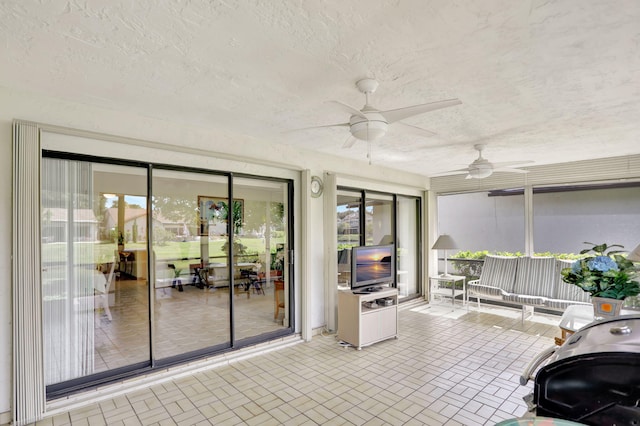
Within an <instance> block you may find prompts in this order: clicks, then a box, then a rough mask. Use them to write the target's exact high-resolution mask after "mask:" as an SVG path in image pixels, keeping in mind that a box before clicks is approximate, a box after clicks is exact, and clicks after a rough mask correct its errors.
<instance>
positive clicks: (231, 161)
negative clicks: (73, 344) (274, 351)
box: [0, 87, 428, 421]
mask: <svg viewBox="0 0 640 426" xmlns="http://www.w3.org/2000/svg"><path fill="white" fill-rule="evenodd" d="M0 105H2V107H3V108H2V110H1V111H0V114H1V115H0V235H3V236H4V238H2V240H1V241H2V242H1V243H0V415H2V413H6V412H8V411H10V409H11V377H12V372H11V371H12V367H11V353H12V350H11V312H12V306H11V258H10V255H11V217H12V213H11V211H12V207H11V191H12V184H11V180H12V179H11V167H12V166H11V164H12V163H11V158H12V148H11V122H12V120H14V119H19V120H28V121H33V122H38V123H44V124H48V125H52V126H61V127H64V128H71V129H78V130H83V131H89V132H98V133H102V134H106V135H114V136H118V137H123V138H134V139H136V140H135V141H134V140H131V141H130V142H131V143H137V145H138V146H128V145H122V144H101V143H96V142H95V141H87V142H86V143H85V144H84V146H83V148H82V149H83V150H84V151H86V152H87V153H94V154H95V153H98V154H99V155H104V156H114V157H123V158H134V159H142V160H143V161H150V162H161V163H174V164H175V162H177V161H184V163H178V164H194V161H195V163H197V164H198V166H201V167H207V168H211V169H217V170H226V171H235V172H238V173H241V172H244V173H250V174H260V172H265V173H267V175H269V174H270V173H275V174H279V175H289V176H290V175H291V174H292V173H293V174H294V175H297V173H298V171H300V170H304V169H308V170H310V173H311V175H318V176H323V173H324V171H327V170H330V171H333V172H336V173H340V174H344V175H355V174H357V175H358V176H359V178H360V179H363V180H365V181H367V182H369V183H370V184H371V185H375V184H376V183H377V184H378V185H380V186H382V187H384V188H387V189H390V190H393V191H392V192H404V193H415V192H416V191H417V190H418V189H420V188H421V189H425V188H426V187H427V182H428V179H427V178H425V177H420V176H416V175H412V174H408V173H402V172H399V171H394V170H390V169H385V168H383V167H379V166H376V165H368V164H367V163H366V162H365V161H363V162H361V163H359V162H354V161H352V160H346V159H341V158H338V157H332V156H327V155H324V154H318V153H310V152H308V151H300V150H295V149H292V148H291V147H285V146H283V145H276V144H273V143H270V142H268V141H265V140H256V139H252V138H249V137H244V136H241V135H235V134H230V133H228V132H225V131H221V130H217V129H211V128H207V129H205V128H192V127H188V126H186V125H184V124H181V123H174V122H167V121H164V120H158V119H154V118H151V117H147V116H145V115H144V113H141V114H137V113H134V112H131V111H114V110H107V109H99V108H95V107H90V106H87V105H80V104H73V103H69V102H66V101H64V100H58V99H52V98H47V97H43V96H39V95H37V94H32V93H25V92H19V91H15V90H11V89H7V88H2V87H0ZM76 142H77V141H76ZM59 143H60V144H62V143H63V142H59ZM75 145H76V147H77V146H78V144H77V143H75ZM79 146H82V144H79ZM150 147H153V148H151V149H150ZM194 156H195V157H194ZM194 158H196V159H195V160H194ZM243 159H246V160H247V161H244V160H243ZM194 165H195V164H194ZM356 172H357V173H356ZM297 184H298V185H299V182H298V183H297ZM295 191H296V197H297V198H296V200H297V201H298V202H299V200H300V198H299V197H300V196H306V194H301V193H300V191H301V188H300V187H299V186H298V187H296V189H295ZM298 204H299V203H298ZM296 208H297V207H296ZM296 213H297V214H299V213H300V210H299V208H298V210H296ZM309 215H310V221H311V222H312V223H313V224H314V226H311V227H310V228H309V238H310V239H311V240H312V241H315V242H318V243H317V244H309V245H307V246H308V248H309V251H310V252H309V253H307V259H308V262H309V265H307V267H308V270H309V271H310V273H309V274H308V275H307V277H308V282H305V283H301V282H300V280H299V279H298V280H297V285H298V286H302V285H304V286H308V288H309V290H310V291H309V294H310V295H312V301H311V310H312V311H311V312H310V315H308V318H310V321H311V327H312V328H318V327H321V326H323V325H324V321H325V318H324V316H325V315H324V311H325V306H324V297H322V295H323V294H324V276H323V268H322V267H321V265H323V263H324V250H323V227H322V224H323V208H322V197H321V198H313V199H311V200H310V213H309ZM301 219H302V218H297V219H296V224H297V226H300V225H299V224H300V223H301V222H302V220H301ZM296 238H297V239H298V241H296V247H295V249H296V250H300V249H301V247H302V246H301V244H300V242H299V238H300V232H299V229H298V230H297V232H296ZM300 258H301V257H300V256H298V259H300ZM298 266H299V265H298ZM300 269H302V268H297V270H298V271H299V270H300ZM297 278H299V277H297ZM299 289H300V288H299V287H298V288H297V289H296V290H297V294H298V295H299V294H300V292H299ZM299 315H300V313H299V312H297V316H298V318H299ZM0 421H4V418H3V417H0Z"/></svg>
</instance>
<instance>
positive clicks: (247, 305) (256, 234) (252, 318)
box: [233, 178, 290, 341]
mask: <svg viewBox="0 0 640 426" xmlns="http://www.w3.org/2000/svg"><path fill="white" fill-rule="evenodd" d="M233 183H234V185H233V193H234V199H235V200H236V202H238V203H240V204H241V205H242V209H239V210H238V212H237V213H238V215H239V216H238V217H235V218H234V221H235V222H236V223H237V226H235V227H234V228H235V229H234V265H233V270H234V274H235V286H234V299H233V318H234V323H233V324H234V340H236V341H241V340H243V339H247V338H251V337H254V336H259V335H261V334H264V333H269V332H273V331H277V330H281V329H284V328H286V327H288V326H289V324H290V317H289V303H288V300H289V276H288V274H287V271H288V264H287V263H286V260H287V256H285V254H286V253H287V252H288V250H289V241H288V240H287V215H288V211H289V206H288V205H287V199H288V194H287V184H286V183H284V182H273V181H263V180H260V179H248V178H242V179H241V178H236V179H234V181H233Z"/></svg>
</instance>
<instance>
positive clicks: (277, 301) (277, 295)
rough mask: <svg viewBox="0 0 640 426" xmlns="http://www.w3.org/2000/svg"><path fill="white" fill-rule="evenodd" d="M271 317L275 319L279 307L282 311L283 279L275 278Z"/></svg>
mask: <svg viewBox="0 0 640 426" xmlns="http://www.w3.org/2000/svg"><path fill="white" fill-rule="evenodd" d="M273 301H274V309H273V319H274V320H277V319H278V315H280V309H282V310H283V311H284V281H283V280H275V282H274V289H273Z"/></svg>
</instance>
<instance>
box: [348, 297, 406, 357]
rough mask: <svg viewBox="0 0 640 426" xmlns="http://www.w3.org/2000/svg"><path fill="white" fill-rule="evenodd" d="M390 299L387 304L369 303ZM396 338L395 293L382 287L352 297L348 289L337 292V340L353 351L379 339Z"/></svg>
mask: <svg viewBox="0 0 640 426" xmlns="http://www.w3.org/2000/svg"><path fill="white" fill-rule="evenodd" d="M378 299H391V301H392V304H391V305H382V304H378V305H377V307H371V302H373V301H375V300H378ZM392 337H395V338H398V290H397V289H395V288H385V289H384V290H380V291H376V292H373V293H368V294H354V293H353V292H352V291H351V290H343V291H340V292H338V338H339V339H340V340H342V341H344V342H347V343H350V344H351V345H353V346H355V347H356V349H358V350H361V349H362V347H363V346H367V345H371V344H373V343H376V342H379V341H381V340H386V339H390V338H392Z"/></svg>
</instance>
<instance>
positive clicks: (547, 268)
mask: <svg viewBox="0 0 640 426" xmlns="http://www.w3.org/2000/svg"><path fill="white" fill-rule="evenodd" d="M555 274H556V259H555V258H553V257H520V258H518V269H517V272H516V279H515V285H514V286H513V291H511V292H510V293H513V294H517V295H525V296H538V297H542V298H545V299H547V298H552V297H553V296H554V287H555V284H556V279H555ZM536 303H537V302H536Z"/></svg>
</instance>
